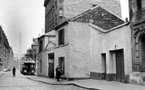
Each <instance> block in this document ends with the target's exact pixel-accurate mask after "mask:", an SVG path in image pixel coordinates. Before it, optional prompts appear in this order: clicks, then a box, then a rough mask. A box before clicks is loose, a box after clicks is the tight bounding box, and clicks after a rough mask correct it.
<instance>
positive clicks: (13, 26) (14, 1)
mask: <svg viewBox="0 0 145 90" xmlns="http://www.w3.org/2000/svg"><path fill="white" fill-rule="evenodd" d="M125 1H127V0H121V4H122V13H123V14H122V17H123V19H125V18H126V17H128V14H127V13H126V12H128V9H127V7H128V6H127V5H128V3H127V2H125ZM43 4H44V0H0V25H1V26H2V28H3V30H4V32H5V34H6V36H7V38H8V41H9V43H10V46H12V48H13V51H14V53H15V54H17V53H20V51H22V53H26V50H27V49H28V48H30V47H31V44H32V39H33V38H37V37H38V36H39V34H42V31H44V23H45V22H44V19H45V18H44V17H45V8H44V6H43ZM20 33H21V46H20V44H19V42H20ZM19 47H21V50H20V48H19Z"/></svg>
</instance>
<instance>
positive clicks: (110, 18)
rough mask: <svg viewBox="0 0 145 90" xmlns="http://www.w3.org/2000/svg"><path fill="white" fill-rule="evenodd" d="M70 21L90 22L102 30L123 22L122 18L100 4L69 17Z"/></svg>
mask: <svg viewBox="0 0 145 90" xmlns="http://www.w3.org/2000/svg"><path fill="white" fill-rule="evenodd" d="M70 21H75V22H84V23H88V22H91V23H93V24H94V25H97V26H99V27H100V28H102V29H104V30H109V29H111V28H113V27H116V26H118V25H121V24H123V23H124V21H123V20H122V19H120V18H119V17H117V16H116V15H114V14H112V13H111V12H109V11H107V10H105V9H104V8H102V7H101V6H96V7H94V8H92V9H89V10H88V11H86V12H84V13H82V14H80V15H78V16H76V17H73V18H71V19H70Z"/></svg>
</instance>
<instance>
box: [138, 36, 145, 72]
mask: <svg viewBox="0 0 145 90" xmlns="http://www.w3.org/2000/svg"><path fill="white" fill-rule="evenodd" d="M139 53H140V55H139V59H140V71H145V34H142V35H140V38H139Z"/></svg>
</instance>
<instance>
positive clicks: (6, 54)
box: [0, 26, 13, 70]
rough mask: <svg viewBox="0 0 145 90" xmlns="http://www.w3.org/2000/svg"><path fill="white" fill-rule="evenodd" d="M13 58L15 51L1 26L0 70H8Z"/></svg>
mask: <svg viewBox="0 0 145 90" xmlns="http://www.w3.org/2000/svg"><path fill="white" fill-rule="evenodd" d="M12 58H13V50H12V48H11V47H10V45H9V42H8V39H7V37H6V35H5V33H4V31H3V30H2V27H1V26H0V70H3V68H7V67H9V65H10V60H11V59H12Z"/></svg>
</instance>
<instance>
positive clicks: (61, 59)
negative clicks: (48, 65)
mask: <svg viewBox="0 0 145 90" xmlns="http://www.w3.org/2000/svg"><path fill="white" fill-rule="evenodd" d="M58 60H59V61H58V63H59V66H60V68H61V70H62V75H64V73H65V65H64V57H59V58H58Z"/></svg>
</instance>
